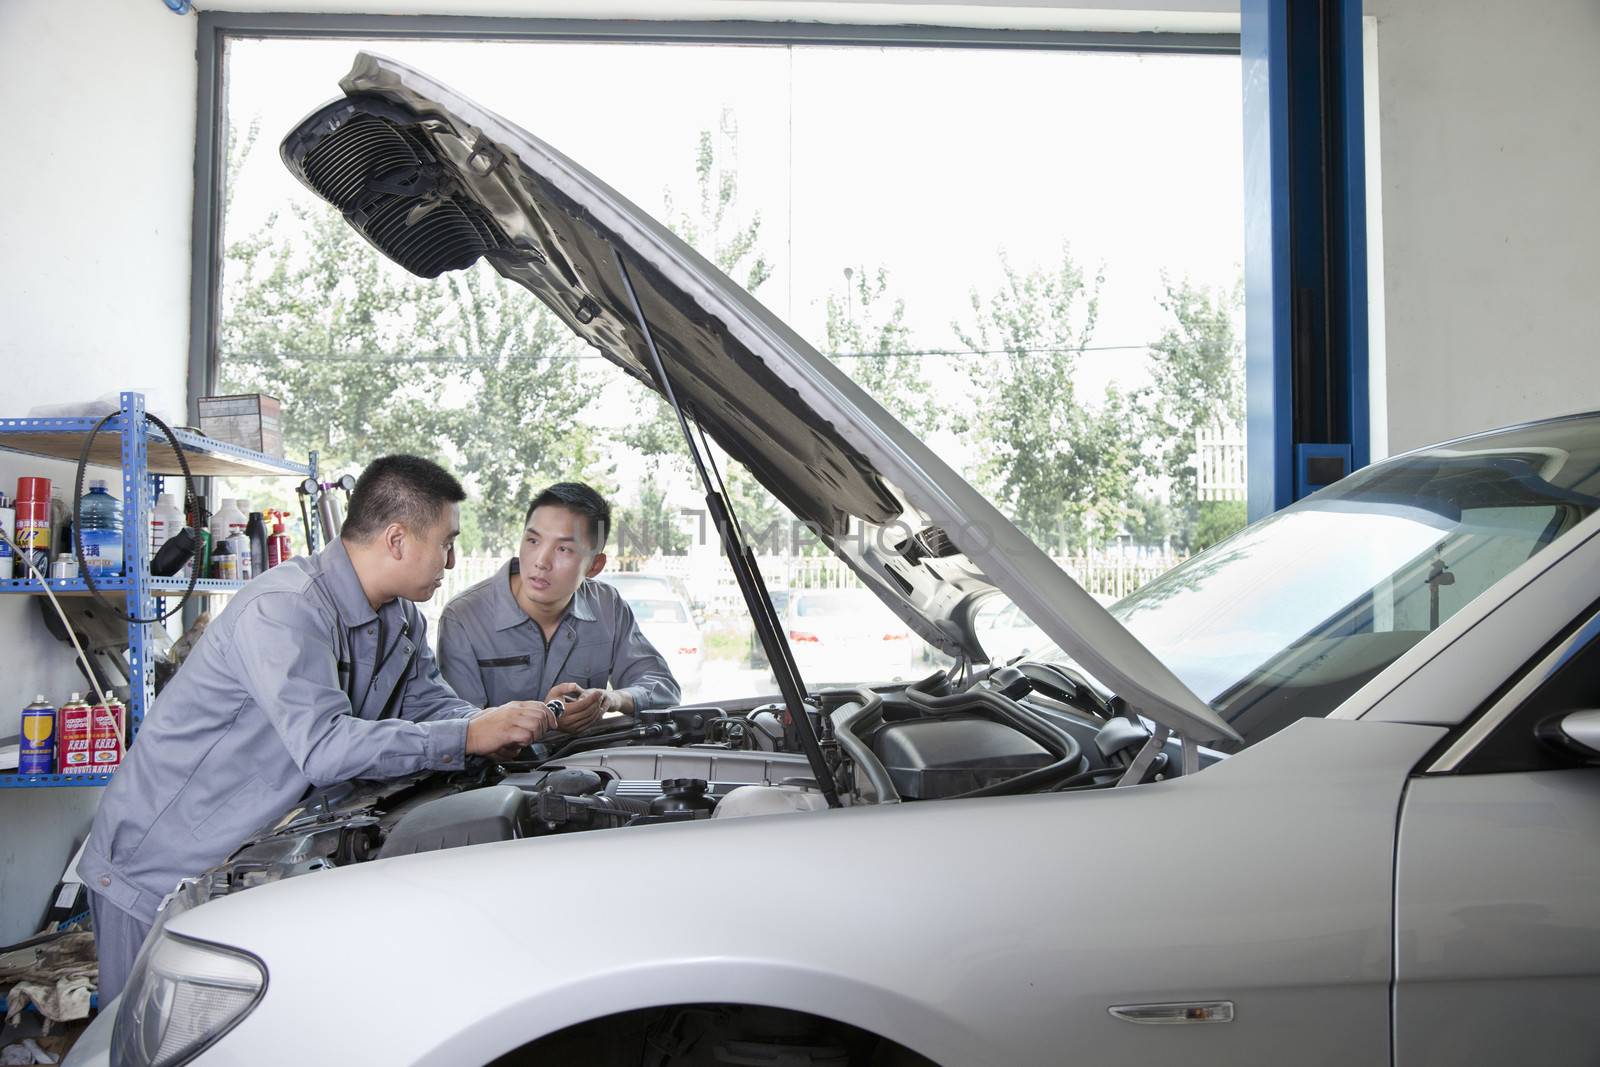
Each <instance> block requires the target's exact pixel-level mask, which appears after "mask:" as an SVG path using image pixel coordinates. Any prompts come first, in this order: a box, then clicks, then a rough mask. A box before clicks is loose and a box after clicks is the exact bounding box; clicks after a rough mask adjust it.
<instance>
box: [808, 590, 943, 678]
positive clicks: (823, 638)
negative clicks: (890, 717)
mask: <svg viewBox="0 0 1600 1067" xmlns="http://www.w3.org/2000/svg"><path fill="white" fill-rule="evenodd" d="M783 635H784V637H785V639H787V640H788V642H789V647H790V648H791V649H793V650H794V660H795V666H797V667H798V668H799V669H800V677H801V678H802V679H803V680H805V682H806V683H807V684H809V685H833V684H841V683H843V684H857V685H859V684H861V683H862V682H903V681H905V680H907V679H908V678H910V677H911V676H912V674H913V673H915V672H914V671H913V668H912V664H913V662H914V661H915V656H916V652H917V648H916V647H915V646H920V645H921V642H920V641H915V640H913V638H912V635H911V628H910V627H909V626H907V625H906V624H905V622H904V620H902V619H900V618H898V617H896V616H895V614H894V612H892V611H890V610H889V609H888V608H886V607H885V606H884V604H883V601H881V600H879V599H878V598H877V597H875V596H873V595H872V594H871V593H870V592H868V591H867V590H865V589H797V590H795V591H793V592H792V593H791V594H790V596H789V603H788V608H787V610H786V611H785V612H784V615H783Z"/></svg>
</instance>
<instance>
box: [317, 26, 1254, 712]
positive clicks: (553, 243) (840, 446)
mask: <svg viewBox="0 0 1600 1067" xmlns="http://www.w3.org/2000/svg"><path fill="white" fill-rule="evenodd" d="M340 87H341V88H342V89H343V90H344V91H345V92H346V93H347V94H349V95H351V96H367V97H378V98H382V99H383V100H386V101H389V102H391V103H398V104H400V105H402V106H403V107H405V108H406V109H408V110H410V111H411V112H413V113H416V114H418V115H421V116H425V117H426V122H425V124H424V127H423V131H424V134H425V136H426V137H427V138H428V140H429V143H430V144H431V145H432V146H433V148H434V150H435V151H436V152H437V154H438V155H439V157H440V158H441V160H442V161H443V162H444V164H445V165H446V166H447V167H449V168H450V170H451V173H452V175H453V176H454V177H456V178H457V179H458V180H459V181H460V183H461V184H462V186H463V187H464V188H465V189H466V191H467V193H468V194H470V195H471V197H472V198H473V199H474V200H475V201H476V202H477V203H478V204H479V205H480V206H481V207H482V208H483V209H484V210H485V211H486V212H487V213H488V214H489V215H490V216H491V217H492V218H493V219H494V220H495V222H496V223H497V224H498V225H499V226H500V227H501V228H502V229H503V230H504V231H505V233H506V235H507V237H508V238H509V240H510V242H511V244H512V246H513V247H514V248H515V249H518V250H520V254H518V255H515V256H511V255H499V256H495V257H493V258H492V262H493V265H494V267H495V269H496V270H498V271H499V272H500V273H501V274H503V275H505V276H506V277H508V278H510V279H512V280H513V281H516V282H517V283H519V284H521V285H523V286H524V287H526V288H527V289H528V290H529V291H531V292H532V293H533V294H534V295H535V296H537V297H538V298H539V299H540V300H541V301H542V302H543V303H544V304H545V305H546V306H548V307H549V308H550V309H551V311H552V312H553V313H554V314H555V315H556V316H558V317H559V318H561V319H562V321H563V322H564V323H565V324H566V325H567V326H568V327H569V328H570V329H571V330H572V331H573V333H575V334H576V335H577V336H578V337H580V338H581V339H583V340H585V341H587V342H588V343H590V344H592V345H593V346H594V347H595V348H597V349H598V350H599V351H600V352H601V354H603V355H605V356H606V357H607V358H608V359H610V360H612V361H613V362H614V363H616V364H618V365H619V366H621V367H622V368H623V369H624V370H626V371H628V372H629V373H630V374H632V375H634V376H635V377H637V378H639V379H640V380H642V381H645V382H646V383H647V384H648V383H650V381H651V379H650V376H649V374H648V373H647V372H646V370H645V368H646V366H648V362H647V357H646V356H645V354H644V353H645V341H644V337H643V335H642V334H641V332H640V331H639V329H638V327H637V325H636V323H635V322H634V320H633V317H632V315H631V313H630V312H629V311H628V307H629V305H628V303H627V299H626V296H625V295H624V294H625V289H624V287H623V284H622V279H621V277H620V275H619V274H618V272H617V269H616V264H615V261H614V260H613V258H612V253H613V250H615V251H616V252H619V253H621V254H622V255H623V257H624V258H625V260H626V262H627V264H628V272H629V274H630V275H631V276H632V282H633V285H634V287H635V288H636V289H637V290H638V296H639V300H640V303H641V305H642V307H643V309H644V312H645V315H646V318H647V321H648V322H649V324H650V327H651V332H652V334H654V335H655V339H656V341H657V343H658V344H659V345H660V346H661V349H662V357H663V360H664V361H665V362H666V364H667V366H668V373H669V374H670V375H671V376H672V379H673V388H674V391H675V392H676V393H677V394H678V396H679V398H680V400H682V401H683V402H684V403H685V405H686V407H688V408H689V409H690V410H691V411H692V413H693V415H694V416H695V418H696V419H697V420H698V421H699V422H700V424H701V425H702V426H703V427H704V428H705V430H706V432H707V433H709V434H710V435H711V436H712V437H713V438H714V439H715V440H716V441H717V443H718V444H719V445H721V446H722V447H723V448H724V449H725V450H726V451H727V452H728V453H729V454H730V455H732V456H734V457H735V458H737V459H739V460H740V461H741V462H743V463H745V464H746V466H748V467H749V468H750V470H751V472H752V473H753V474H754V475H755V476H756V478H757V479H759V480H760V481H761V482H762V483H763V484H764V485H765V486H766V487H767V488H768V489H769V490H771V491H772V492H773V493H774V494H775V495H776V496H777V497H778V499H779V500H781V501H783V503H784V504H785V505H786V506H787V507H789V509H790V510H791V511H793V512H794V513H795V514H796V515H797V516H798V517H799V518H801V519H803V520H806V521H808V522H811V523H814V524H815V526H816V529H817V533H818V536H819V537H820V538H821V539H822V540H823V541H824V542H825V543H827V544H828V546H829V547H830V548H831V549H832V550H833V551H834V552H835V553H836V554H837V555H839V556H840V557H841V558H842V559H844V560H845V561H846V562H847V563H848V564H849V565H850V567H851V568H852V569H853V570H854V571H855V572H856V574H857V575H858V576H859V577H860V578H861V580H862V582H863V583H864V584H865V585H866V586H867V588H869V589H871V590H872V591H873V592H874V593H876V594H877V595H878V597H879V598H880V599H882V600H883V601H884V602H885V603H886V604H888V605H889V607H890V608H891V609H893V610H894V612H895V613H896V614H897V615H899V616H900V617H901V618H903V619H905V620H906V622H907V623H908V625H910V626H911V627H912V628H913V629H914V630H915V631H916V632H917V634H918V635H919V636H921V637H922V638H923V639H924V640H926V641H928V642H929V643H930V644H932V645H934V646H936V647H938V648H941V649H943V650H944V651H946V652H949V653H951V654H952V655H958V656H962V655H965V656H976V655H978V654H979V651H980V649H979V646H978V645H977V642H976V640H975V639H974V638H973V636H972V634H971V630H970V625H969V623H968V621H967V619H968V615H969V614H970V611H971V608H972V605H973V603H974V598H975V597H976V596H978V595H979V594H981V593H982V592H984V591H985V590H989V589H999V590H1001V591H1002V592H1003V593H1005V595H1006V596H1008V597H1010V598H1011V599H1012V601H1013V602H1015V603H1016V604H1017V606H1018V607H1020V608H1022V610H1023V611H1024V612H1026V613H1027V615H1028V617H1029V618H1031V619H1032V620H1033V621H1034V622H1035V623H1036V624H1037V625H1038V626H1039V627H1040V629H1042V630H1043V631H1044V632H1045V634H1046V635H1047V636H1049V637H1050V638H1051V639H1052V640H1053V641H1055V642H1056V643H1057V645H1059V646H1060V648H1061V649H1062V650H1064V651H1065V652H1067V653H1068V654H1069V655H1071V656H1072V657H1073V658H1074V659H1075V660H1076V661H1077V662H1078V663H1079V664H1081V665H1082V666H1083V668H1084V669H1085V670H1087V671H1089V672H1090V673H1092V674H1094V675H1095V676H1096V678H1097V679H1098V680H1099V681H1100V682H1101V683H1102V684H1104V685H1106V686H1108V687H1109V688H1110V689H1112V690H1113V691H1114V692H1116V693H1117V694H1119V695H1120V696H1122V697H1123V699H1125V700H1127V702H1128V703H1129V704H1130V705H1131V706H1132V707H1134V708H1135V709H1136V710H1138V711H1139V712H1140V713H1142V714H1144V715H1146V716H1148V717H1150V718H1151V719H1154V720H1157V721H1159V722H1162V723H1163V724H1165V725H1167V726H1169V727H1171V728H1172V729H1174V730H1175V731H1177V732H1179V733H1181V734H1185V735H1188V736H1191V737H1194V738H1195V739H1196V740H1201V741H1206V740H1216V739H1222V738H1228V739H1237V735H1236V734H1235V733H1234V731H1233V730H1232V729H1231V728H1230V727H1229V726H1228V725H1227V724H1226V723H1224V722H1223V721H1222V720H1221V719H1220V718H1218V717H1217V715H1216V713H1215V712H1213V711H1212V710H1211V708H1210V707H1208V706H1207V705H1206V704H1205V703H1204V702H1203V701H1201V700H1200V698H1199V697H1197V696H1195V694H1194V693H1193V692H1192V691H1191V690H1190V689H1189V688H1188V687H1187V686H1185V685H1184V683H1183V682H1182V681H1180V680H1179V679H1178V678H1177V676H1176V675H1174V674H1173V673H1172V672H1171V671H1170V670H1169V669H1168V668H1167V667H1166V666H1165V665H1164V664H1162V663H1161V662H1160V661H1159V660H1158V659H1156V657H1155V656H1153V655H1152V654H1151V653H1150V652H1149V650H1148V649H1146V648H1145V647H1144V645H1143V644H1141V643H1140V642H1139V640H1138V639H1137V638H1135V637H1134V636H1133V635H1132V634H1130V633H1129V632H1128V631H1127V630H1126V629H1125V628H1124V627H1123V626H1122V624H1121V623H1119V622H1117V621H1116V620H1115V619H1113V618H1112V617H1111V615H1110V614H1109V613H1108V612H1107V611H1106V609H1105V608H1104V607H1102V606H1101V605H1100V604H1099V603H1098V602H1097V601H1096V600H1095V599H1094V598H1093V597H1091V596H1090V595H1089V594H1088V593H1086V592H1084V590H1083V589H1082V588H1081V587H1080V586H1079V585H1078V584H1077V583H1076V582H1074V581H1073V580H1072V579H1071V578H1070V577H1069V576H1068V575H1067V574H1066V573H1065V572H1064V571H1063V570H1062V569H1061V568H1060V567H1059V566H1057V565H1056V564H1055V562H1054V561H1052V560H1051V559H1050V557H1049V556H1047V555H1046V554H1045V553H1044V552H1043V550H1041V549H1040V548H1039V547H1038V546H1037V545H1036V544H1034V542H1033V541H1032V540H1030V539H1029V538H1028V537H1026V536H1025V535H1024V534H1022V533H1021V532H1020V531H1019V530H1017V528H1016V527H1015V526H1013V525H1012V524H1011V522H1010V521H1009V520H1007V519H1006V518H1005V516H1003V515H1002V514H1001V513H1000V512H999V511H998V510H997V509H996V508H995V507H994V505H993V504H991V503H990V502H989V501H988V500H987V499H986V498H985V497H984V496H983V495H982V494H980V493H979V492H977V490H975V489H973V487H972V486H970V485H969V484H967V482H966V480H965V479H963V478H962V477H961V476H960V475H959V474H957V473H956V472H955V471H954V470H953V469H951V468H950V466H949V465H948V464H946V463H945V462H944V460H942V459H941V458H939V456H938V455H937V454H935V453H934V451H933V450H932V449H931V448H929V447H928V446H927V445H925V444H924V443H923V442H922V441H921V440H920V439H919V438H918V437H917V436H916V435H915V434H913V433H911V432H910V431H909V430H907V429H906V428H905V427H904V426H902V425H901V424H900V422H899V421H898V420H897V419H895V418H894V417H893V416H892V415H890V414H889V413H888V412H886V411H885V410H884V409H883V408H882V407H881V406H879V405H878V404H877V403H876V402H875V401H874V400H873V399H872V398H871V397H870V396H868V395H867V394H866V393H865V392H864V391H862V390H861V388H860V387H859V386H857V385H856V384H855V383H854V382H852V381H851V380H850V378H849V377H848V376H847V375H845V374H844V373H843V372H842V371H840V370H839V369H838V368H837V367H835V366H834V365H833V363H832V362H831V361H830V360H829V359H827V358H826V357H824V356H822V355H821V354H820V353H818V352H817V351H816V350H815V349H813V348H812V347H811V346H810V345H809V344H808V343H806V341H805V340H803V339H802V338H801V337H800V336H799V335H798V334H796V333H795V332H794V331H793V330H791V329H790V328H789V327H788V326H787V325H786V324H784V322H783V321H782V320H781V319H779V318H778V317H777V316H775V315H773V314H772V313H771V312H770V311H768V310H767V309H766V308H765V307H763V306H762V305H761V304H760V303H759V302H758V301H756V300H755V299H754V298H753V297H751V296H750V295H749V293H747V292H745V290H744V289H743V288H742V287H740V286H739V285H738V284H737V283H735V282H733V281H732V280H731V279H729V278H728V277H727V275H725V274H724V273H722V271H720V270H718V269H717V268H716V267H715V266H713V265H712V264H711V263H709V262H708V261H707V260H706V259H704V258H703V257H702V256H700V255H699V254H698V253H697V252H695V251H694V249H692V248H690V247H689V246H688V245H687V244H685V243H684V242H683V241H682V240H680V239H679V238H678V237H677V236H675V235H674V234H673V233H672V232H671V231H669V230H668V229H666V228H665V227H664V226H662V225H661V224H660V223H658V222H656V220H655V219H653V218H651V217H650V216H649V215H648V214H647V213H645V212H643V211H641V210H639V208H637V207H636V206H634V205H633V204H632V203H631V202H629V201H628V200H627V199H626V198H625V197H623V196H622V195H621V194H619V193H617V192H616V191H615V190H613V189H612V188H611V187H610V186H608V185H606V184H605V183H604V182H602V181H601V180H600V179H598V178H596V177H595V176H594V175H592V174H590V173H589V172H588V171H587V170H585V169H584V168H583V167H581V166H579V165H578V164H577V163H575V162H573V161H572V160H570V159H568V158H567V157H566V156H564V155H563V154H561V153H560V152H559V151H557V150H556V149H554V148H552V147H551V146H550V145H548V144H546V143H544V142H543V141H541V140H539V139H538V138H537V137H534V136H533V135H531V134H529V133H527V132H525V131H523V130H521V129H519V128H518V127H516V126H515V125H513V124H511V123H509V122H507V121H506V120H504V119H502V118H500V117H499V116H497V115H495V114H493V113H492V112H489V111H487V110H485V109H483V108H481V107H479V106H478V105H476V104H474V103H472V102H471V101H470V100H467V99H465V98H463V97H461V96H460V95H459V94H457V93H455V92H454V91H453V90H451V89H449V88H448V87H446V86H444V85H441V84H440V83H438V82H436V81H434V80H433V79H431V78H429V77H428V76H427V75H425V74H423V73H421V72H419V71H416V70H413V69H411V68H410V67H408V66H406V65H405V64H402V63H398V62H395V61H394V60H390V59H386V58H382V57H379V56H374V55H371V54H368V53H361V54H360V55H358V56H357V58H356V61H355V64H354V66H353V67H352V69H351V71H350V73H349V74H348V75H347V76H346V77H345V78H344V79H342V80H341V82H340ZM851 519H854V520H858V521H859V522H860V524H861V526H860V529H859V530H857V531H852V530H851V529H850V528H849V520H851ZM930 527H936V528H937V529H938V530H939V531H942V534H943V536H945V537H947V538H948V539H949V541H950V543H951V544H952V545H954V546H955V549H956V550H958V551H955V552H953V553H950V554H942V553H941V552H940V551H934V552H932V553H928V554H918V553H910V552H907V551H903V550H902V546H903V544H904V543H908V539H909V538H910V537H911V536H912V535H913V534H915V533H920V532H922V531H924V530H927V529H928V528H930Z"/></svg>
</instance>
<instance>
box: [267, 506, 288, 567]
mask: <svg viewBox="0 0 1600 1067" xmlns="http://www.w3.org/2000/svg"><path fill="white" fill-rule="evenodd" d="M272 515H273V518H274V519H275V520H276V521H275V522H274V523H273V524H272V536H271V537H269V538H267V567H268V568H269V569H270V568H272V567H276V566H277V565H278V564H280V563H282V562H283V561H284V560H286V559H288V558H289V557H290V556H293V555H294V546H293V545H291V544H290V543H289V535H288V534H287V533H285V532H284V529H283V521H284V519H285V517H286V516H285V515H284V514H283V512H281V511H274V512H273V513H272Z"/></svg>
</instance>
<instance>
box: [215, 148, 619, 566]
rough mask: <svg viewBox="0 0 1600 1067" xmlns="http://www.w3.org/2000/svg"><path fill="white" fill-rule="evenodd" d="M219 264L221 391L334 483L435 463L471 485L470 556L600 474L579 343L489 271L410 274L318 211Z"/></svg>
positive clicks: (293, 218) (235, 245) (264, 231)
mask: <svg viewBox="0 0 1600 1067" xmlns="http://www.w3.org/2000/svg"><path fill="white" fill-rule="evenodd" d="M237 143H238V144H240V145H241V146H242V147H243V149H245V150H247V149H248V147H249V145H250V144H252V143H253V138H251V137H245V138H242V139H237ZM225 256H226V260H227V263H226V270H225V277H226V279H227V288H226V292H225V293H224V299H223V310H224V313H223V320H222V325H221V329H220V331H219V347H220V353H221V360H220V363H221V378H222V386H223V388H224V389H225V390H227V391H241V392H253V391H261V392H267V393H271V394H272V395H274V396H277V397H279V398H280V399H281V400H282V401H283V403H284V409H283V410H284V442H285V446H286V448H287V449H288V450H289V451H290V452H291V453H292V454H296V455H302V454H304V453H306V452H309V451H312V450H315V451H316V452H318V454H319V457H320V461H321V466H322V469H323V470H325V471H329V472H343V471H357V470H359V469H360V468H361V467H363V466H365V464H366V463H368V462H369V461H371V460H372V459H374V458H376V457H378V456H380V455H384V454H387V453H392V452H413V453H418V454H422V455H426V456H428V457H429V458H431V459H435V460H438V461H439V462H441V463H443V464H445V465H446V466H447V467H449V468H450V469H451V470H453V471H454V472H455V473H456V474H457V475H458V476H459V477H461V478H462V480H463V482H464V483H466V485H467V487H468V491H469V494H470V504H469V506H468V507H467V508H464V509H463V510H464V512H466V515H465V516H464V520H465V521H464V523H463V537H462V538H461V542H460V543H461V545H462V547H463V549H464V550H466V551H468V552H480V551H505V550H508V549H509V548H510V547H511V546H512V545H514V544H515V543H516V536H517V531H518V530H519V529H520V526H521V521H522V513H523V509H524V506H525V503H526V501H527V500H528V499H529V497H530V496H531V495H532V494H533V493H534V492H536V491H537V490H538V489H539V488H540V487H542V486H543V485H545V484H547V483H548V482H551V481H555V480H558V479H561V478H581V477H594V476H596V474H597V473H599V472H596V471H595V470H594V468H595V466H596V456H597V452H598V449H597V447H596V442H595V441H594V440H593V439H592V434H591V432H590V431H589V430H587V429H585V428H584V427H582V426H580V425H579V424H578V423H577V422H576V417H577V415H578V413H579V412H580V411H582V410H583V408H584V407H585V406H586V405H587V404H589V403H590V402H591V401H592V400H593V399H594V398H595V396H596V395H597V394H598V391H599V388H598V385H597V384H596V383H595V382H594V381H592V380H589V379H586V378H584V377H582V376H580V374H579V364H578V362H577V361H576V360H574V359H573V358H572V357H573V356H574V355H576V354H577V351H578V348H577V344H576V342H575V341H574V339H573V338H572V337H571V335H570V333H568V331H567V330H566V328H565V327H564V326H562V325H561V324H560V323H559V322H558V321H557V320H556V319H555V318H554V317H553V316H551V315H549V314H548V313H547V312H546V311H545V309H544V307H543V305H541V304H539V302H538V301H537V300H536V299H534V297H533V296H532V295H531V294H529V293H527V292H525V291H524V290H522V289H521V288H520V287H517V286H513V285H511V284H510V283H508V282H506V281H505V279H503V278H501V277H499V276H498V275H497V274H495V273H494V272H493V271H492V270H491V269H490V268H489V267H487V266H486V265H482V264H480V265H479V266H478V267H477V268H475V269H473V270H470V271H465V272H459V273H455V274H452V275H450V276H448V277H446V278H442V279H439V280H424V279H418V278H413V277H411V276H410V275H408V274H406V273H405V272H404V271H402V270H401V269H400V268H398V267H396V266H394V265H392V264H390V263H388V262H387V261H386V260H384V259H383V258H382V257H381V256H380V255H379V254H378V252H377V251H376V250H374V249H373V248H372V247H371V246H370V245H368V244H367V243H366V242H365V241H363V240H362V239H361V237H360V236H359V235H357V234H356V233H355V232H354V230H352V229H351V228H350V227H349V226H347V225H346V224H345V222H344V220H343V219H342V218H341V217H340V216H339V214H338V212H336V211H334V210H333V209H332V208H330V207H327V206H326V205H322V204H317V205H314V206H310V207H306V206H301V205H293V206H292V207H291V208H290V211H289V214H288V216H287V217H284V216H281V215H273V216H272V217H270V218H269V219H268V221H267V222H266V224H265V225H263V226H262V227H261V228H260V229H259V230H257V231H256V232H254V233H252V234H249V235H247V236H245V237H243V238H240V239H238V240H235V241H233V242H231V243H230V244H229V245H228V247H227V249H226V252H225Z"/></svg>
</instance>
